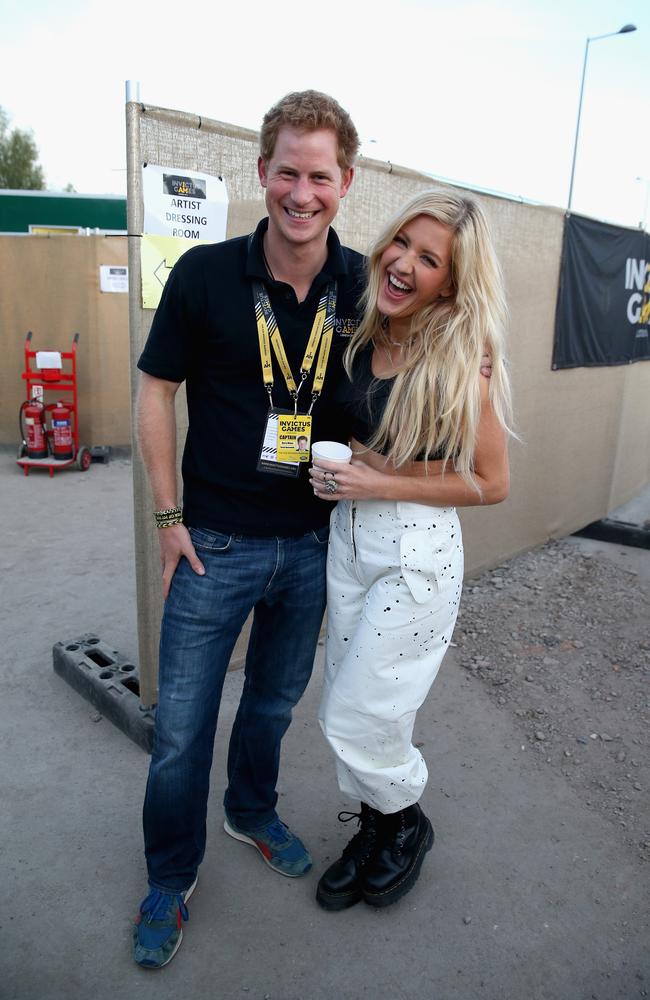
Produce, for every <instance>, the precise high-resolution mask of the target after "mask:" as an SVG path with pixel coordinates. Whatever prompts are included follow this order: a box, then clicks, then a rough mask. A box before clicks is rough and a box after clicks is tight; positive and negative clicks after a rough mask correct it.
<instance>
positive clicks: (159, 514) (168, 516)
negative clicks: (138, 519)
mask: <svg viewBox="0 0 650 1000" xmlns="http://www.w3.org/2000/svg"><path fill="white" fill-rule="evenodd" d="M153 518H154V521H155V523H156V527H157V528H171V527H172V526H173V525H174V524H182V523H183V508H182V507H167V509H166V510H155V511H154V512H153Z"/></svg>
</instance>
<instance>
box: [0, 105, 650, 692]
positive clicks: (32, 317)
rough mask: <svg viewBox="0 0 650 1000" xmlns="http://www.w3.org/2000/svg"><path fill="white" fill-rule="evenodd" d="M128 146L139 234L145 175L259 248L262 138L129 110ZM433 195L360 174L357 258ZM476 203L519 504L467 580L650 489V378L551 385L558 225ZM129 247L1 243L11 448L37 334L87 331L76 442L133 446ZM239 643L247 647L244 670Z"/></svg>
mask: <svg viewBox="0 0 650 1000" xmlns="http://www.w3.org/2000/svg"><path fill="white" fill-rule="evenodd" d="M127 134H128V144H127V159H128V186H129V204H128V209H129V220H128V231H129V233H130V234H138V233H141V232H142V217H143V216H142V199H141V166H142V163H143V162H145V161H146V162H149V163H154V164H160V165H165V166H172V167H174V168H183V169H187V170H203V171H206V172H209V173H213V174H220V175H221V176H223V177H224V179H225V181H226V184H227V188H228V192H229V198H230V204H229V214H228V229H227V235H228V236H235V235H239V234H241V233H246V232H250V231H251V230H252V228H253V227H254V226H255V224H256V222H257V221H258V220H259V219H260V218H261V217H262V216H263V215H264V214H265V210H264V202H263V199H262V192H261V189H260V187H259V182H258V179H257V172H256V162H257V152H258V147H257V134H256V133H254V132H250V131H247V130H244V129H239V128H237V127H235V126H231V125H225V124H223V123H219V122H212V121H206V120H205V119H200V118H199V117H198V116H196V115H187V114H183V113H181V112H174V111H167V110H164V109H157V108H150V107H144V106H143V105H140V104H129V105H127ZM435 183H436V182H435V181H434V180H433V179H432V178H430V177H427V176H426V175H423V174H418V173H416V172H414V171H410V170H405V169H402V168H398V167H392V166H390V165H389V164H385V163H376V162H374V161H366V160H362V161H361V164H360V165H359V167H358V169H357V175H356V177H355V181H354V183H353V185H352V188H351V191H350V194H349V195H348V197H347V198H346V199H345V200H344V202H343V203H342V205H341V211H340V214H339V217H338V219H337V223H336V228H337V231H338V232H339V234H340V235H341V238H342V239H343V240H344V241H345V242H347V243H348V244H349V245H351V246H354V247H356V248H357V249H360V250H362V251H363V250H366V249H367V247H368V244H369V242H370V240H371V238H372V237H373V235H374V234H375V233H376V232H377V230H378V228H379V226H380V225H381V223H382V222H383V221H384V220H385V219H386V218H387V217H388V215H389V214H390V213H391V211H392V210H393V209H394V208H395V207H397V206H398V205H399V204H401V203H402V202H403V201H405V200H406V198H407V197H409V196H410V195H411V194H412V193H413V192H415V191H416V190H421V189H423V188H426V187H429V186H431V185H432V184H435ZM479 200H480V201H481V202H482V204H483V205H484V207H485V210H486V212H487V214H488V216H489V218H490V222H491V226H492V231H493V234H494V239H495V243H496V246H497V251H498V254H499V258H500V260H501V264H502V267H503V271H504V275H505V280H506V288H507V295H508V301H509V306H510V324H509V329H510V333H509V353H510V359H511V369H512V377H513V386H514V397H515V411H516V430H517V432H518V434H519V436H520V440H519V441H513V443H512V447H511V462H512V488H511V493H510V496H509V498H508V499H507V500H506V501H505V503H503V504H500V505H498V506H495V507H488V508H485V509H479V508H467V509H464V510H462V511H461V520H462V522H463V529H464V532H465V542H466V569H467V572H468V573H470V574H471V573H475V572H478V571H479V570H481V569H483V568H485V567H488V566H494V565H497V564H498V563H500V562H502V561H503V560H505V559H507V558H508V557H509V556H511V555H513V554H514V553H516V552H519V551H522V550H525V549H527V548H531V547H532V546H535V545H538V544H540V543H541V542H543V541H545V540H546V539H547V538H549V537H557V536H561V535H564V534H567V533H568V532H571V531H574V530H576V529H577V528H579V527H581V526H583V525H585V524H587V523H589V522H590V521H593V520H596V519H597V518H599V517H603V516H604V515H605V514H606V513H607V512H608V511H610V510H611V509H613V508H614V507H616V506H618V505H619V504H622V503H624V502H625V501H627V500H628V499H630V498H631V497H632V496H634V495H635V493H637V492H638V490H639V489H640V488H642V487H643V486H644V485H645V483H646V482H647V481H648V480H649V479H650V455H649V453H648V441H649V440H650V408H649V407H648V405H647V400H648V398H649V396H650V365H649V364H648V363H644V362H640V363H638V364H635V365H631V366H629V367H628V366H620V367H615V368H588V369H585V368H575V369H568V370H564V371H552V370H551V359H552V351H553V331H554V317H555V304H556V297H557V288H558V276H559V268H560V257H561V249H562V230H563V221H564V217H563V213H562V212H561V211H560V210H558V209H553V208H548V207H543V206H535V205H528V204H520V203H518V202H516V201H512V200H508V199H505V198H498V197H494V196H489V195H480V196H479ZM125 243H126V239H125V238H123V237H111V238H104V237H53V238H47V239H46V238H37V237H20V238H12V237H0V281H1V283H2V289H3V295H2V299H1V301H0V337H1V338H2V341H1V342H2V346H3V348H4V353H5V358H6V359H7V360H6V363H5V365H3V367H2V373H1V374H0V379H2V381H1V382H0V388H1V389H2V397H1V398H2V402H1V403H0V405H1V406H2V422H1V424H0V432H1V433H2V439H1V440H2V441H3V442H4V443H17V441H16V438H17V423H16V413H17V409H18V405H19V402H20V401H21V400H22V398H23V397H22V380H21V379H20V371H22V367H23V361H22V344H23V340H24V335H25V333H26V331H27V330H28V329H32V330H33V331H34V344H36V345H38V347H39V348H40V347H43V348H44V347H50V348H52V349H67V347H68V346H69V343H70V341H71V338H72V334H73V333H74V332H75V330H77V329H78V330H79V332H80V334H81V341H80V346H79V351H80V385H81V389H82V396H81V400H80V412H81V426H82V435H83V436H84V439H85V440H87V441H88V442H89V443H93V444H113V445H116V444H122V443H125V442H126V441H128V440H129V433H130V431H129V421H128V411H129V405H130V402H132V401H133V400H134V399H135V393H136V390H137V378H138V375H137V371H136V369H135V361H136V360H137V358H138V356H139V354H140V351H141V349H142V346H143V344H144V341H145V339H146V336H147V334H148V331H149V327H150V325H151V319H152V316H153V313H152V312H151V311H149V310H143V309H142V307H141V297H140V292H141V289H140V258H139V254H140V240H139V237H138V236H137V235H132V236H130V237H129V238H128V243H129V280H130V295H129V297H128V298H129V302H128V315H129V325H130V340H129V337H128V335H127V329H126V326H127V319H126V317H127V301H126V300H127V296H125V295H116V294H110V295H109V294H104V295H102V294H101V293H100V292H99V286H98V270H99V264H100V263H103V264H110V263H124V262H125ZM46 334H47V336H46ZM46 341H47V343H46ZM129 355H130V363H131V384H130V387H129V375H128V372H129ZM177 412H178V422H179V435H178V450H179V455H180V452H181V450H182V445H183V439H184V430H185V428H186V415H185V410H184V394H183V392H182V390H181V392H179V399H178V411H177ZM133 467H134V496H135V510H134V516H135V548H136V578H137V588H138V627H139V660H140V674H141V680H142V692H141V695H142V700H143V702H145V703H150V702H153V701H155V700H156V676H157V648H158V627H159V621H160V613H161V607H162V603H161V594H160V581H159V560H158V542H157V537H156V534H155V530H156V529H155V528H154V526H153V523H152V518H151V510H152V506H153V504H152V499H151V494H150V492H149V487H148V484H147V481H146V476H145V473H144V468H143V466H142V463H141V461H140V459H139V457H138V455H137V452H136V451H134V462H133ZM17 474H20V473H19V470H18V469H17ZM26 482H29V481H28V480H27V481H26ZM245 642H246V636H245V634H244V635H243V636H242V638H241V639H240V643H239V645H238V647H237V649H236V651H235V659H236V660H237V659H240V658H241V655H242V653H243V650H244V647H245Z"/></svg>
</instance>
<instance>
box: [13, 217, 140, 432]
mask: <svg viewBox="0 0 650 1000" xmlns="http://www.w3.org/2000/svg"><path fill="white" fill-rule="evenodd" d="M126 261H127V243H126V237H125V236H117V237H112V236H111V237H109V236H48V237H45V236H21V237H16V236H0V287H1V288H2V295H1V296H0V345H1V346H2V354H3V358H4V361H3V364H2V366H0V444H4V445H15V447H16V449H17V448H18V444H19V440H18V436H19V434H18V409H19V407H20V404H21V403H22V402H23V400H24V399H25V382H24V380H23V379H22V378H21V377H20V376H21V372H22V371H24V368H25V354H24V343H25V336H26V334H27V331H28V330H31V331H32V333H33V338H32V349H33V350H52V351H69V350H70V347H71V344H72V337H73V335H74V334H75V333H77V332H78V333H79V347H78V349H77V384H78V389H79V431H80V435H81V436H80V441H81V442H83V443H84V444H90V445H112V446H128V445H130V443H131V392H130V384H129V374H128V373H129V333H128V296H127V295H124V294H121V293H119V292H100V290H99V267H100V265H101V264H112V265H125V264H126ZM48 399H49V400H50V401H52V397H48Z"/></svg>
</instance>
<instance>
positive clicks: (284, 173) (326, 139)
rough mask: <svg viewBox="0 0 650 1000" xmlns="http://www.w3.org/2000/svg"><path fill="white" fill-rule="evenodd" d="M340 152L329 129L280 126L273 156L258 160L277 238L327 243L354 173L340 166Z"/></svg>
mask: <svg viewBox="0 0 650 1000" xmlns="http://www.w3.org/2000/svg"><path fill="white" fill-rule="evenodd" d="M337 152H338V150H337V140H336V134H335V133H334V132H332V131H331V130H330V129H317V130H315V131H313V132H305V131H302V130H300V131H299V130H297V129H294V128H291V127H289V126H285V127H284V128H281V129H280V131H279V133H278V138H277V140H276V143H275V149H274V150H273V155H272V156H271V158H270V159H269V160H263V159H262V158H261V157H260V159H259V161H258V171H259V177H260V183H261V184H262V187H264V188H266V208H267V211H268V213H269V231H271V230H273V235H274V238H278V237H279V239H280V240H281V241H285V242H287V243H290V244H292V245H304V244H307V243H310V242H311V241H314V240H315V241H322V242H323V243H324V242H325V240H326V239H327V230H328V228H329V226H330V224H331V222H332V220H333V219H334V217H335V215H336V213H337V211H338V207H339V203H340V201H341V198H343V197H345V194H346V193H347V190H348V188H349V187H350V184H351V182H352V176H353V172H354V171H353V170H351V169H350V170H346V171H344V170H342V169H341V167H340V166H339V162H338V156H337Z"/></svg>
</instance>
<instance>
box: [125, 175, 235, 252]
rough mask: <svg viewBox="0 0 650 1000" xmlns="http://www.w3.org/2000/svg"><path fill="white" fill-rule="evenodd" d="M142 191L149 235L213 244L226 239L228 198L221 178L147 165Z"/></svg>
mask: <svg viewBox="0 0 650 1000" xmlns="http://www.w3.org/2000/svg"><path fill="white" fill-rule="evenodd" d="M142 191H143V197H144V229H143V232H144V233H145V234H148V235H151V236H175V237H177V238H180V239H185V240H206V241H207V242H209V243H217V242H219V241H220V240H224V239H225V238H226V222H227V220H228V194H227V192H226V185H225V183H224V182H223V180H222V179H221V177H213V176H212V175H211V174H206V173H202V172H201V173H198V172H195V171H192V170H182V169H176V168H175V167H157V166H154V165H152V164H151V163H147V164H146V165H145V166H144V167H143V168H142Z"/></svg>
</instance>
